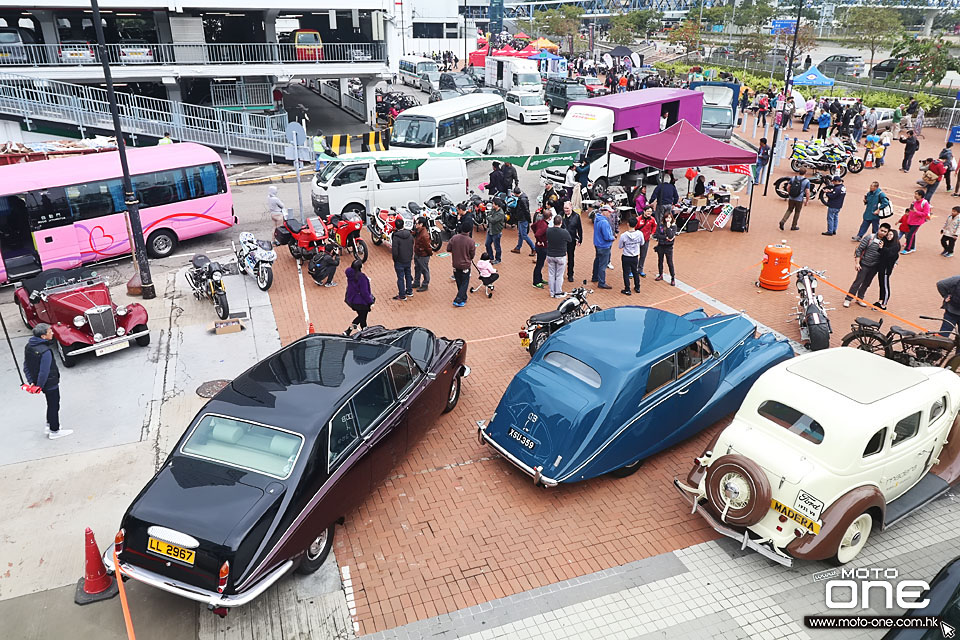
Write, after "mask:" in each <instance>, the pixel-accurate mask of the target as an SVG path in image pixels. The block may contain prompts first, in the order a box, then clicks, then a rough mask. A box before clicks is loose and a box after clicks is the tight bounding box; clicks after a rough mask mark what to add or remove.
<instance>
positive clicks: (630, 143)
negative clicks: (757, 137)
mask: <svg viewBox="0 0 960 640" xmlns="http://www.w3.org/2000/svg"><path fill="white" fill-rule="evenodd" d="M610 151H611V152H612V153H615V154H617V155H618V156H623V157H625V158H630V159H631V160H635V161H636V162H642V163H643V164H645V165H649V166H651V167H656V168H657V169H661V170H667V169H686V168H687V167H699V166H707V165H717V164H755V163H756V161H757V154H756V153H755V152H753V151H747V150H745V149H741V148H740V147H736V146H734V145H732V144H728V143H726V142H721V141H720V140H714V139H713V138H711V137H710V136H708V135H707V134H705V133H701V132H700V131H699V130H697V128H696V127H695V126H693V125H692V124H690V123H689V122H687V121H686V120H681V121H679V122H677V123H676V124H674V125H673V126H671V127H667V128H666V129H664V130H663V131H661V132H660V133H653V134H650V135H648V136H642V137H640V138H634V139H633V140H625V141H623V142H614V143H613V144H611V145H610Z"/></svg>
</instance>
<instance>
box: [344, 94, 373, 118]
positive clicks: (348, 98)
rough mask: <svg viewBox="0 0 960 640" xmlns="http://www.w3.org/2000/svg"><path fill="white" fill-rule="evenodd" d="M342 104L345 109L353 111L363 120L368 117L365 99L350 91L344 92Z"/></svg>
mask: <svg viewBox="0 0 960 640" xmlns="http://www.w3.org/2000/svg"><path fill="white" fill-rule="evenodd" d="M342 106H343V109H344V111H348V112H350V113H352V114H353V115H355V116H357V117H358V118H360V119H361V120H366V119H367V108H366V104H365V103H364V101H363V100H360V99H358V98H356V97H355V96H353V95H351V94H349V93H344V94H343V104H342Z"/></svg>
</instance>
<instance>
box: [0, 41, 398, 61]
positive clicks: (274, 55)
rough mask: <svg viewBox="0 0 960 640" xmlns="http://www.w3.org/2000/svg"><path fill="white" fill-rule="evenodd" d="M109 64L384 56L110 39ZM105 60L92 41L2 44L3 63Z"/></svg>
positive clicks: (376, 48)
mask: <svg viewBox="0 0 960 640" xmlns="http://www.w3.org/2000/svg"><path fill="white" fill-rule="evenodd" d="M107 57H108V58H109V60H110V64H112V65H118V66H143V65H163V66H166V65H173V64H246V63H257V62H269V63H284V64H318V65H320V64H325V63H344V62H348V63H351V62H385V61H386V59H387V49H386V45H385V44H384V43H382V42H374V43H367V42H357V43H339V42H338V43H331V44H324V45H322V46H307V45H297V44H289V43H275V42H274V43H269V42H266V43H236V44H219V43H206V42H198V43H177V44H108V45H107ZM98 64H100V55H99V53H98V52H97V48H96V46H95V45H93V44H87V45H82V44H59V45H57V44H25V45H20V44H16V45H0V66H6V67H9V66H34V67H39V66H83V65H98Z"/></svg>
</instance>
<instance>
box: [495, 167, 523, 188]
mask: <svg viewBox="0 0 960 640" xmlns="http://www.w3.org/2000/svg"><path fill="white" fill-rule="evenodd" d="M500 175H501V176H502V177H503V191H504V193H510V190H511V189H513V188H514V187H519V186H520V178H519V176H517V170H516V169H515V168H514V167H513V165H512V164H510V163H509V162H504V163H503V164H502V165H500Z"/></svg>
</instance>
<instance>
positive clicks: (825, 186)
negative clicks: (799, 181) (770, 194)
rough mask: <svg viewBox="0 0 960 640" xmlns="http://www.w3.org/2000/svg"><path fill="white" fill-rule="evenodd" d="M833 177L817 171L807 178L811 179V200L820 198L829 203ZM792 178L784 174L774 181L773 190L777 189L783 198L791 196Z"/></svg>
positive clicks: (824, 202) (821, 200)
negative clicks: (828, 196) (828, 197)
mask: <svg viewBox="0 0 960 640" xmlns="http://www.w3.org/2000/svg"><path fill="white" fill-rule="evenodd" d="M831 178H832V176H830V175H827V174H825V173H816V172H815V173H814V174H813V175H812V176H810V177H809V178H807V180H809V181H810V199H811V200H812V199H814V198H819V200H820V202H822V203H823V204H827V193H828V192H829V191H830V188H831V187H832V186H833V182H832V180H831ZM790 180H792V178H791V177H790V176H784V177H782V178H779V179H778V180H777V181H776V182H774V183H773V190H774V191H776V192H777V195H778V196H780V197H781V198H784V199H786V198H789V197H790Z"/></svg>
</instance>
